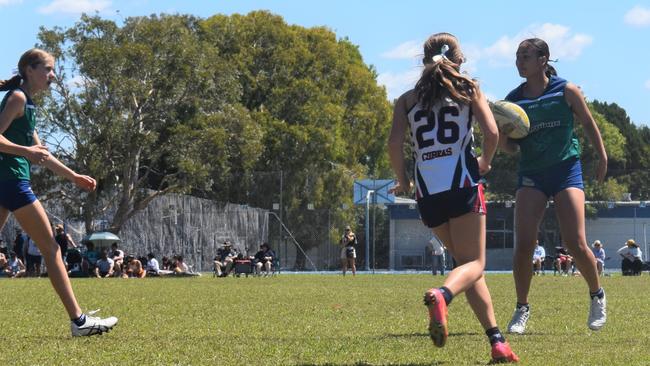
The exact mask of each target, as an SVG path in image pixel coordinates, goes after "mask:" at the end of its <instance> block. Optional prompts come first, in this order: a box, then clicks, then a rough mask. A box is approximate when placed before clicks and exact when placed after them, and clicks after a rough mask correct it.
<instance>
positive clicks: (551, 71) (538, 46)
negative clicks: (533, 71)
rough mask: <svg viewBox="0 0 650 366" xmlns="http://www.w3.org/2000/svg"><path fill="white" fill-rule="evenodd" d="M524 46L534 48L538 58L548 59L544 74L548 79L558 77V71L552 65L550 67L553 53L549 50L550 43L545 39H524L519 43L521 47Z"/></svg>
mask: <svg viewBox="0 0 650 366" xmlns="http://www.w3.org/2000/svg"><path fill="white" fill-rule="evenodd" d="M523 45H529V46H531V47H533V48H534V49H535V50H536V51H537V56H545V57H546V71H544V74H546V77H549V78H550V77H551V76H553V75H555V76H557V71H555V68H554V67H553V66H551V65H549V62H551V61H552V60H551V51H550V50H549V48H548V43H546V41H544V40H543V39H540V38H528V39H524V40H523V41H521V43H519V47H521V46H523Z"/></svg>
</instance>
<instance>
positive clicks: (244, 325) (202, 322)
mask: <svg viewBox="0 0 650 366" xmlns="http://www.w3.org/2000/svg"><path fill="white" fill-rule="evenodd" d="M487 278H488V285H489V286H490V290H491V292H492V296H493V301H494V303H495V311H496V316H497V320H498V322H499V326H500V327H501V328H502V329H504V328H505V325H506V323H507V322H508V320H509V317H510V315H511V312H512V309H513V306H514V298H513V296H514V290H513V288H514V287H513V286H514V285H513V281H512V276H511V275H505V274H494V275H492V274H491V275H488V277H487ZM603 282H604V286H605V289H606V291H607V295H608V308H609V312H608V323H607V325H606V326H605V328H604V329H603V330H602V331H600V332H592V331H590V330H588V329H587V326H586V317H587V310H588V297H587V295H586V293H587V289H586V285H585V283H584V281H583V279H581V278H574V277H569V278H566V277H554V276H548V275H547V276H542V277H536V278H535V279H534V282H533V290H532V293H531V304H532V316H531V320H530V322H529V330H530V333H529V334H527V335H523V336H514V335H510V336H508V340H509V341H510V343H511V345H512V346H513V349H514V350H515V352H516V353H518V354H519V356H520V357H521V359H522V364H526V365H624V364H625V365H648V364H650V351H649V348H648V347H649V345H650V332H649V331H648V330H647V325H648V324H650V300H649V297H648V293H649V290H650V277H648V276H647V275H644V276H641V277H621V276H614V277H606V278H604V279H603ZM441 283H442V278H440V277H438V278H435V279H434V278H432V277H431V276H427V275H359V276H357V277H356V278H353V277H351V276H346V277H342V276H337V275H288V274H281V275H280V276H277V277H273V278H252V277H251V278H218V279H215V278H212V277H211V276H203V277H201V278H178V279H177V278H169V279H161V278H152V279H144V280H133V279H131V280H122V279H108V280H97V279H74V280H73V286H74V288H75V291H76V293H77V295H78V297H79V299H80V302H81V305H82V307H83V308H84V309H86V310H92V309H95V308H98V307H101V308H102V311H101V312H100V315H103V316H108V315H115V316H117V317H119V318H120V323H119V324H118V325H117V328H116V329H115V330H113V331H112V332H110V333H108V334H105V335H102V336H99V337H91V338H81V339H78V338H75V339H73V338H71V337H70V329H69V328H70V326H69V322H68V321H67V319H66V317H65V314H64V311H63V308H62V306H61V305H60V303H59V302H58V300H57V299H56V298H55V295H54V292H53V290H52V289H51V287H50V284H49V281H48V280H47V279H24V280H8V279H2V280H1V281H0V289H1V296H0V308H1V309H2V313H1V314H0V320H1V321H0V324H1V327H0V342H1V343H0V344H1V346H2V352H0V365H13V364H16V365H117V364H120V365H366V364H369V365H482V364H486V363H487V362H488V361H489V346H488V343H487V340H486V337H485V335H484V334H483V330H482V329H481V327H480V325H479V324H478V322H477V320H476V319H475V317H474V316H473V314H472V313H471V310H470V309H469V307H468V306H467V303H466V301H465V299H464V297H458V298H456V299H454V302H453V303H452V304H451V307H450V311H449V327H450V337H449V340H448V342H447V345H446V346H445V347H444V348H441V349H438V348H435V347H434V346H433V345H432V343H431V341H430V339H429V337H428V334H427V331H426V328H427V316H426V310H425V307H424V306H423V305H422V294H423V293H424V291H425V290H426V289H427V288H428V287H431V286H433V285H440V284H441Z"/></svg>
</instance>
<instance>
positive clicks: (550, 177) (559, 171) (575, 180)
mask: <svg viewBox="0 0 650 366" xmlns="http://www.w3.org/2000/svg"><path fill="white" fill-rule="evenodd" d="M523 187H528V188H534V189H537V190H538V191H541V192H542V193H544V194H545V195H546V197H547V198H548V197H552V196H555V195H556V194H557V193H558V192H561V191H563V190H565V189H567V188H570V187H574V188H580V189H581V190H584V189H585V186H584V183H583V182H582V164H580V159H570V160H567V161H563V162H561V163H559V164H557V165H554V166H551V167H548V168H546V170H545V171H544V172H542V173H536V174H525V175H522V174H519V182H518V183H517V189H519V188H523Z"/></svg>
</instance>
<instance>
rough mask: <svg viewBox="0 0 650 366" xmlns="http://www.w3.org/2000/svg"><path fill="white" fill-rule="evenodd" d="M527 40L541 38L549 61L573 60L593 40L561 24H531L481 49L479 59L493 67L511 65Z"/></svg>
mask: <svg viewBox="0 0 650 366" xmlns="http://www.w3.org/2000/svg"><path fill="white" fill-rule="evenodd" d="M527 38H541V39H543V40H544V41H546V43H548V45H549V48H550V51H551V59H560V60H575V59H577V58H578V57H579V56H580V55H581V54H582V51H583V50H584V49H585V47H587V46H589V45H590V44H591V43H592V41H593V38H592V37H591V36H590V35H588V34H583V33H574V32H572V31H571V29H570V28H569V27H567V26H564V25H561V24H551V23H544V24H532V25H530V26H528V27H527V28H526V29H524V30H522V31H521V32H519V33H517V34H516V35H514V36H507V35H505V36H502V37H501V38H499V39H498V40H497V41H496V42H494V43H493V44H492V45H490V46H488V47H486V48H485V49H483V52H481V54H480V57H481V58H485V59H487V61H488V62H489V63H490V64H491V65H493V66H504V65H508V66H510V65H512V64H513V62H514V58H515V52H517V47H518V46H519V43H521V41H523V40H524V39H527Z"/></svg>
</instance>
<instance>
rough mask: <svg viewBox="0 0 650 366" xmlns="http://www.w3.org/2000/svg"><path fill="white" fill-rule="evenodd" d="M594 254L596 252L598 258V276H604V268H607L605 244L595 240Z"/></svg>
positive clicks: (593, 245)
mask: <svg viewBox="0 0 650 366" xmlns="http://www.w3.org/2000/svg"><path fill="white" fill-rule="evenodd" d="M591 251H592V252H594V257H596V267H597V269H598V275H599V276H602V275H603V268H604V267H605V249H603V244H602V243H601V242H600V240H595V241H594V243H593V244H592V249H591Z"/></svg>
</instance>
